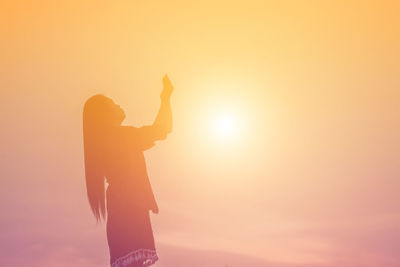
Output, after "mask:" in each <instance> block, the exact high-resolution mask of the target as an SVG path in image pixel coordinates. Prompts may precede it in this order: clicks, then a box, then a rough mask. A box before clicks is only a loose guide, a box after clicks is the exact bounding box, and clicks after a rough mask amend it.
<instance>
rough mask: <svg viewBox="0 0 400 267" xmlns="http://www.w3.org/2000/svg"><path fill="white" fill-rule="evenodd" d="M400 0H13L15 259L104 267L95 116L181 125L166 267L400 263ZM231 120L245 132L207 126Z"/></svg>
mask: <svg viewBox="0 0 400 267" xmlns="http://www.w3.org/2000/svg"><path fill="white" fill-rule="evenodd" d="M399 12H400V5H399V4H398V3H396V1H276V2H275V1H252V0H250V1H208V0H207V1H201V3H194V2H193V1H140V3H139V1H114V2H112V3H111V2H110V1H84V3H82V1H68V2H60V1H32V2H29V1H1V3H0V38H1V40H0V41H1V42H0V58H1V61H0V62H1V63H0V88H1V92H2V97H1V99H0V104H1V113H0V119H1V122H2V131H1V133H0V137H1V139H0V140H1V142H0V145H1V149H0V151H1V157H0V164H1V165H0V166H1V169H2V175H1V177H2V178H1V179H2V180H1V181H2V186H1V188H0V193H1V197H0V198H1V199H0V203H1V204H0V207H1V209H2V215H1V220H0V227H1V228H0V236H2V241H1V243H0V248H1V249H0V265H1V266H3V265H4V266H12V264H14V265H16V266H49V267H50V266H55V265H57V266H107V263H108V250H107V243H106V237H105V232H104V225H99V226H96V225H95V220H94V218H93V217H92V215H91V213H90V209H89V205H88V203H87V199H86V192H85V190H86V189H85V184H84V170H83V146H82V125H81V124H82V121H81V116H82V108H83V103H84V102H85V100H86V99H87V98H88V97H89V96H91V95H93V94H95V93H103V94H105V95H107V96H109V97H111V98H113V99H114V100H115V101H116V102H117V103H118V104H119V105H121V107H123V108H124V110H125V111H126V114H127V120H126V122H125V124H133V125H143V124H149V123H151V122H152V120H153V119H154V117H155V114H156V112H157V108H158V105H159V93H160V90H161V85H162V84H161V79H162V76H163V75H164V74H165V73H168V74H169V75H170V77H171V80H172V81H173V83H174V84H175V87H176V89H175V92H174V96H173V102H172V105H173V112H174V123H175V125H174V133H173V134H172V135H171V136H170V137H169V139H168V140H167V141H165V142H160V143H159V144H158V145H157V146H156V147H155V148H153V149H152V150H149V151H148V152H146V158H147V164H148V172H149V174H150V179H151V182H152V186H153V190H154V193H155V195H156V198H157V200H158V202H159V206H160V214H159V215H157V216H152V222H153V228H154V231H155V239H156V244H157V248H158V250H159V254H160V261H159V262H158V263H157V264H156V265H155V266H158V267H172V266H193V267H204V266H207V267H214V266H226V265H229V266H238V267H242V266H250V264H251V266H263V267H264V266H276V267H281V266H295V267H306V266H307V267H311V266H313V267H333V266H343V267H346V266H349V267H350V266H366V267H382V266H385V267H391V266H392V267H395V266H399V265H400V258H399V256H398V251H400V241H399V240H400V204H399V203H400V201H399V195H398V188H399V186H400V181H399V176H400V169H399V166H400V162H399V158H400V157H399V156H400V145H399V142H398V139H399V136H400V124H399V122H398V121H399V115H400V110H399V105H400V89H399V88H400V78H399V77H400V63H399V62H400V49H399V47H400V19H399V16H398V14H399ZM218 110H222V111H223V110H228V111H230V112H233V113H234V114H237V115H238V116H239V117H240V122H241V124H240V126H241V128H240V134H238V136H237V137H236V139H232V140H225V141H222V140H221V139H218V138H216V137H215V136H213V135H212V134H210V129H208V128H209V127H210V125H212V123H210V121H212V120H213V116H215V115H214V114H216V113H217V111H218Z"/></svg>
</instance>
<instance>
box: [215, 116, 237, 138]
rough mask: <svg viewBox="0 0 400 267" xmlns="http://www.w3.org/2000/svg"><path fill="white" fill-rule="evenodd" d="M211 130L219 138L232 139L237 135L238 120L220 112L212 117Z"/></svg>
mask: <svg viewBox="0 0 400 267" xmlns="http://www.w3.org/2000/svg"><path fill="white" fill-rule="evenodd" d="M213 129H214V132H215V134H216V135H217V136H218V137H220V138H229V139H231V138H234V137H235V136H236V135H237V133H238V120H237V118H236V117H235V116H234V114H229V113H223V112H221V113H219V114H216V116H215V117H214V125H213Z"/></svg>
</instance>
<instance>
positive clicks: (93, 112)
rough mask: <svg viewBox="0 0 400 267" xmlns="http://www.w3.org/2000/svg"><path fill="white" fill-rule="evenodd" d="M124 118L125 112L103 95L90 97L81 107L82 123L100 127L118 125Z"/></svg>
mask: <svg viewBox="0 0 400 267" xmlns="http://www.w3.org/2000/svg"><path fill="white" fill-rule="evenodd" d="M124 119H125V113H124V111H123V110H122V109H121V107H120V106H118V105H116V104H115V103H114V101H112V100H111V98H108V97H106V96H104V95H94V96H92V97H90V98H89V99H88V100H87V101H86V103H85V106H84V109H83V120H84V124H91V125H93V126H98V127H101V128H107V127H109V126H118V125H120V124H121V123H122V121H123V120H124Z"/></svg>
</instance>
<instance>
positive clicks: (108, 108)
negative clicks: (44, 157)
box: [83, 95, 125, 220]
mask: <svg viewBox="0 0 400 267" xmlns="http://www.w3.org/2000/svg"><path fill="white" fill-rule="evenodd" d="M124 119H125V113H124V111H123V110H122V109H121V108H120V106H118V105H116V104H115V103H114V101H112V100H111V99H110V98H108V97H105V96H104V95H95V96H92V97H91V98H89V99H88V100H87V101H86V103H85V106H84V108H83V141H84V142H83V143H84V154H85V176H86V189H87V195H88V200H89V204H90V207H91V209H92V211H93V214H94V215H95V217H96V219H97V220H100V219H101V217H103V218H104V217H105V187H104V170H103V169H102V168H103V166H104V159H105V155H106V149H105V147H106V144H107V142H108V139H107V135H108V134H109V133H110V131H109V130H110V129H112V128H113V127H116V126H119V125H121V123H122V121H123V120H124Z"/></svg>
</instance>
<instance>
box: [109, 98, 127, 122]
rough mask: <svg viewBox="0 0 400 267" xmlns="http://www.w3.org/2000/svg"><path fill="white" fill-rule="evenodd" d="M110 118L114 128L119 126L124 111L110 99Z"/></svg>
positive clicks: (123, 117)
mask: <svg viewBox="0 0 400 267" xmlns="http://www.w3.org/2000/svg"><path fill="white" fill-rule="evenodd" d="M110 102H111V103H110V112H111V114H110V117H112V118H114V119H113V120H112V121H113V122H115V124H114V123H113V124H114V125H115V126H119V125H121V123H122V121H123V120H124V119H125V112H124V110H123V109H122V108H121V107H120V106H119V105H117V104H115V103H114V101H112V100H111V99H110Z"/></svg>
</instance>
